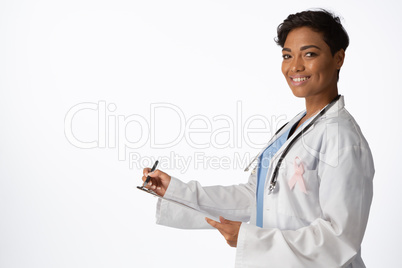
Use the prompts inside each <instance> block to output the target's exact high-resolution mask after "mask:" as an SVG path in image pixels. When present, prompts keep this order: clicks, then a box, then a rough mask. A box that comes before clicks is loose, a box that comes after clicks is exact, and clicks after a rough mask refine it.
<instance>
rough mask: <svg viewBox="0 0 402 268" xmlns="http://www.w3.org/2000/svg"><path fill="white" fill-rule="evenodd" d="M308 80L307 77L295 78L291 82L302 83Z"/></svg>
mask: <svg viewBox="0 0 402 268" xmlns="http://www.w3.org/2000/svg"><path fill="white" fill-rule="evenodd" d="M307 79H308V77H297V78H293V79H292V80H293V81H295V82H302V81H306V80H307Z"/></svg>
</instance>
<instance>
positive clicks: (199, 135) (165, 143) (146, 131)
mask: <svg viewBox="0 0 402 268" xmlns="http://www.w3.org/2000/svg"><path fill="white" fill-rule="evenodd" d="M235 108H236V109H235V112H234V115H233V113H232V115H229V114H219V115H215V116H213V117H207V116H205V115H201V114H196V115H191V116H188V115H186V113H185V112H184V111H183V110H182V109H181V108H180V107H178V106H177V105H174V104H171V103H151V104H150V106H149V118H146V117H145V116H144V114H130V115H124V114H118V112H117V105H116V104H114V103H107V102H106V101H104V100H101V101H98V102H97V103H95V102H82V103H78V104H76V105H73V106H72V107H71V108H70V109H69V110H68V111H67V113H66V115H65V120H64V133H65V137H66V139H67V141H68V142H69V143H70V144H71V145H73V146H75V147H77V148H80V149H95V148H108V149H115V150H117V155H118V160H119V161H128V163H129V167H130V168H131V169H132V168H139V169H140V168H143V167H144V166H150V165H152V163H153V162H154V161H155V159H154V158H152V157H150V156H146V155H142V154H141V151H144V149H148V150H149V149H169V154H168V155H166V156H165V157H162V158H158V159H159V162H160V167H161V168H174V169H179V170H180V172H182V173H184V172H185V171H186V170H187V169H188V168H189V167H190V165H193V166H194V168H213V169H218V168H244V166H246V165H247V164H248V161H250V160H251V158H252V156H251V155H250V153H246V154H245V155H240V154H239V153H234V154H233V156H232V157H228V156H225V157H218V156H208V155H206V154H205V150H206V149H208V148H216V149H225V148H231V149H235V148H242V147H243V146H246V147H247V148H250V149H261V148H262V147H263V146H264V145H265V144H266V143H267V141H268V138H269V137H270V136H272V135H273V134H274V133H275V132H276V130H277V129H279V127H281V126H282V125H283V124H284V123H285V122H286V119H287V118H286V115H281V116H271V118H270V119H268V118H267V117H265V116H263V115H252V116H249V117H247V118H245V116H244V115H243V108H242V102H241V101H237V103H236V107H235ZM88 116H90V118H91V119H90V120H91V122H84V123H83V124H84V125H85V124H86V123H87V124H88V125H90V124H91V125H92V126H96V127H95V128H96V131H92V132H91V133H92V135H90V136H91V138H88V135H81V136H80V133H81V132H82V131H80V130H81V129H80V128H83V124H81V125H80V124H78V123H77V122H79V121H82V120H80V118H81V119H82V118H86V119H87V120H88ZM94 121H95V122H94ZM171 121H174V122H175V124H174V127H173V128H172V129H170V133H169V135H165V133H164V132H165V131H166V128H165V129H164V128H163V127H160V126H159V125H160V124H162V123H164V124H166V123H167V124H169V122H171ZM81 123H82V122H81ZM158 126H159V128H158ZM166 136H168V138H166ZM256 137H257V138H256ZM258 140H261V142H258ZM183 142H184V143H186V145H187V146H190V147H191V148H193V155H192V156H189V155H186V156H183V155H179V154H177V153H175V152H174V149H175V147H176V146H178V145H180V144H181V143H183ZM203 151H204V152H203Z"/></svg>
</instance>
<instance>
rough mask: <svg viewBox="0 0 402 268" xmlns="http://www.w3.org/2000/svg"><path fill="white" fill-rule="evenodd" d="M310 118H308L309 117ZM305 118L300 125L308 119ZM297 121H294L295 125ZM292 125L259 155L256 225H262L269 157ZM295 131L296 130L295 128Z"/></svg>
mask: <svg viewBox="0 0 402 268" xmlns="http://www.w3.org/2000/svg"><path fill="white" fill-rule="evenodd" d="M309 119H310V118H309ZM309 119H308V120H306V121H305V122H304V123H303V124H302V125H301V126H299V128H300V127H302V126H303V125H304V124H305V123H307V122H308V121H310V120H309ZM298 123H299V122H296V123H295V124H296V125H297V124H298ZM292 128H293V127H290V128H288V130H287V131H285V132H284V133H283V134H282V135H281V136H280V137H279V138H277V139H276V140H275V141H274V142H273V143H272V144H271V145H270V146H268V147H267V148H266V149H265V151H264V152H263V153H262V154H261V156H260V159H259V160H260V161H259V163H258V173H257V223H256V224H257V226H258V227H261V228H262V227H263V211H264V188H265V180H266V178H267V173H268V167H269V164H270V162H271V158H272V157H273V156H274V155H275V154H276V153H277V152H278V151H279V149H280V148H281V147H282V145H283V144H284V143H285V142H286V141H287V139H288V136H289V132H290V130H291V129H292ZM295 131H296V130H295Z"/></svg>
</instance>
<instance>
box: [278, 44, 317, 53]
mask: <svg viewBox="0 0 402 268" xmlns="http://www.w3.org/2000/svg"><path fill="white" fill-rule="evenodd" d="M309 48H316V49H319V50H321V48H319V47H317V46H315V45H308V46H302V47H301V48H300V51H303V50H306V49H309ZM282 51H287V52H292V50H291V49H290V48H287V47H284V48H282Z"/></svg>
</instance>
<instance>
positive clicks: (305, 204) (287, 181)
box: [142, 10, 374, 268]
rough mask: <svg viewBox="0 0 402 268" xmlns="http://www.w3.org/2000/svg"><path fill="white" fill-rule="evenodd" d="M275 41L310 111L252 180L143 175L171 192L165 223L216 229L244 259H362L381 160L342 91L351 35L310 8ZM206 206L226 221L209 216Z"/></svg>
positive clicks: (163, 206)
mask: <svg viewBox="0 0 402 268" xmlns="http://www.w3.org/2000/svg"><path fill="white" fill-rule="evenodd" d="M277 43H278V44H279V45H280V46H281V47H282V54H283V63H282V72H283V74H284V76H285V79H286V81H287V82H288V84H289V87H290V89H291V90H292V92H293V94H294V95H295V96H296V97H300V98H304V99H305V103H306V110H305V111H302V112H301V113H299V114H298V115H297V116H296V117H295V118H293V119H292V120H291V121H289V122H288V123H287V124H286V125H285V126H284V127H282V128H281V129H280V130H279V131H278V132H277V133H276V134H275V135H274V137H273V138H272V139H271V141H270V142H269V143H268V145H267V146H266V147H265V148H262V150H261V151H260V153H259V154H258V155H257V156H256V158H255V159H254V160H253V161H252V163H250V165H249V166H251V165H252V164H253V163H254V162H256V165H255V167H254V169H253V170H252V172H251V174H250V177H249V180H248V182H247V183H245V184H241V185H232V186H209V187H202V186H201V185H200V184H199V183H198V182H195V181H191V182H189V183H184V182H182V181H180V180H179V179H177V178H173V177H171V176H169V175H168V174H166V173H164V172H162V171H160V170H156V171H155V172H150V169H149V168H145V169H144V176H143V177H142V180H143V181H144V180H145V179H146V178H147V176H150V177H151V178H152V180H151V182H150V183H149V184H148V185H147V188H150V189H152V190H154V191H155V192H156V193H157V194H159V195H160V196H163V197H164V198H165V199H164V200H161V199H160V200H159V202H158V206H157V222H158V223H159V224H163V225H167V226H171V227H177V228H194V229H195V228H211V227H212V228H216V229H218V230H219V232H220V233H221V234H222V235H223V237H224V238H225V239H226V241H227V243H228V244H229V245H230V246H232V247H237V252H236V267H281V268H283V267H309V268H321V267H347V268H352V267H353V268H356V267H357V268H363V267H365V265H364V263H363V260H362V258H361V254H360V246H361V242H362V239H363V236H364V232H365V228H366V225H367V220H368V215H369V211H370V206H371V200H372V190H373V189H372V187H373V184H372V179H373V176H374V164H373V158H372V155H371V151H370V148H369V145H368V143H367V141H366V140H365V138H364V136H363V134H362V133H361V131H360V128H359V126H358V124H357V123H356V121H355V120H354V118H353V117H352V116H351V115H350V114H349V113H348V112H347V111H346V109H345V104H344V99H343V96H340V95H338V84H337V83H338V78H339V70H340V69H341V67H342V65H343V62H344V58H345V50H346V48H347V46H348V43H349V38H348V35H347V33H346V31H345V30H344V29H343V27H342V25H341V24H340V21H339V18H337V17H335V16H333V15H332V14H331V13H329V12H327V11H324V10H319V11H304V12H301V13H297V14H294V15H290V16H289V17H288V18H287V19H286V20H285V21H284V22H283V23H282V24H281V25H280V26H279V27H278V38H277ZM247 170H248V168H247V169H246V171H247ZM169 199H171V200H173V201H176V202H181V203H184V204H185V205H186V206H190V207H192V208H194V210H186V209H184V208H181V207H177V206H175V205H174V204H172V203H169V201H168V200H169ZM197 211H199V212H200V213H197ZM203 214H204V215H206V214H208V215H212V216H214V217H216V218H217V219H218V218H219V221H215V220H212V219H209V218H207V219H206V222H205V221H204V220H203V216H202V215H203ZM229 219H230V220H229Z"/></svg>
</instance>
